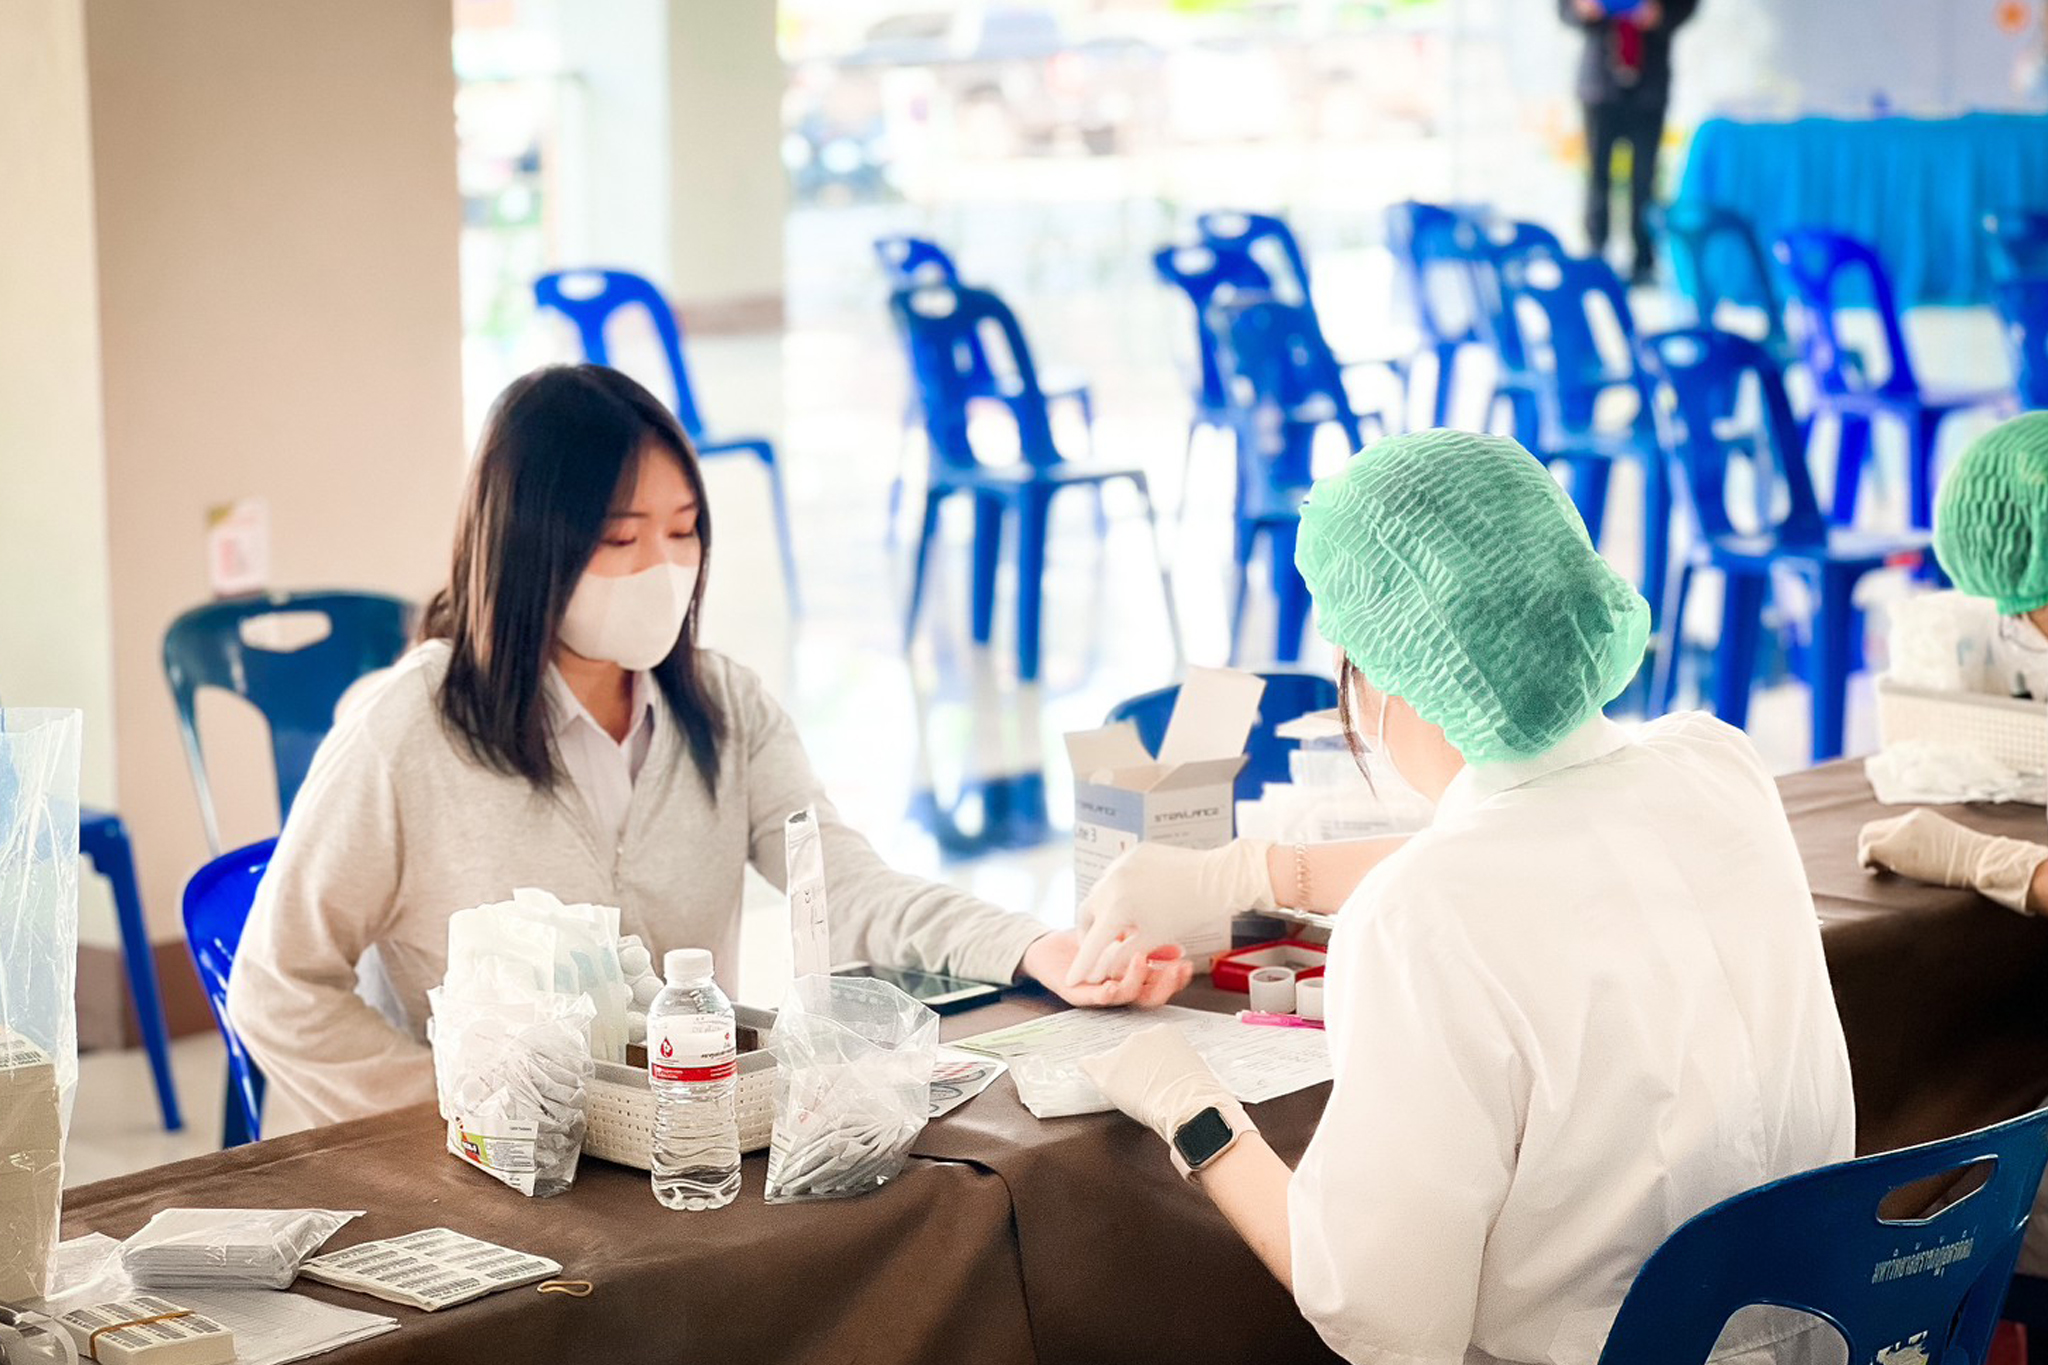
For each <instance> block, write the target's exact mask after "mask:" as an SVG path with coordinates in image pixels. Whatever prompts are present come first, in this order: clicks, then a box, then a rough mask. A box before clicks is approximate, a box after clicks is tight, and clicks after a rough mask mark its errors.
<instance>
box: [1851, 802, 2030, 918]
mask: <svg viewBox="0 0 2048 1365" xmlns="http://www.w3.org/2000/svg"><path fill="white" fill-rule="evenodd" d="M1856 857H1857V859H1858V860H1859V861H1860V862H1862V864H1863V865H1864V866H1865V867H1882V868H1888V869H1890V870H1891V871H1893V872H1896V873H1898V874H1899V875H1900V876H1902V877H1911V878H1912V879H1913V880H1914V881H1920V882H1932V883H1933V884H1934V885H1936V886H1958V887H1960V886H1968V887H1974V888H1975V889H1976V890H1977V891H1978V892H1980V893H1981V894H1982V895H1984V896H1985V897H1986V898H1987V899H1989V900H1993V901H1996V902H1998V904H2000V905H2002V906H2004V907H2005V908H2006V909H2008V910H2017V911H2018V912H2019V913H2021V914H2022V915H2024V914H2027V913H2029V911H2028V910H2027V890H2028V888H2029V887H2031V886H2032V885H2033V882H2034V870H2035V869H2036V868H2038V867H2040V865H2041V864H2042V863H2043V862H2048V847H2043V846H2042V845H2040V844H2033V843H2028V842H2027V841H2026V840H2024V839H2001V838H1997V837H1995V836H1993V835H1989V834H1979V833H1977V831H1975V830H1973V829H1965V828H1964V827H1963V826H1961V825H1959V824H1957V823H1956V822H1955V821H1953V820H1951V819H1949V818H1947V817H1946V816H1942V815H1936V814H1935V813H1934V812H1933V811H1931V810H1914V811H1908V812H1907V813H1906V814H1904V815H1899V816H1894V817H1892V818H1891V819H1889V820H1873V821H1871V822H1870V823H1869V824H1867V825H1865V826H1864V827H1863V832H1862V834H1860V835H1859V836H1857V839H1856Z"/></svg>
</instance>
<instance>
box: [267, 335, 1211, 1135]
mask: <svg viewBox="0 0 2048 1365" xmlns="http://www.w3.org/2000/svg"><path fill="white" fill-rule="evenodd" d="M710 554H711V515H710V509H709V507H708V506H707V504H706V500H705V496H704V483H703V479H702V477H701V475H700V473H699V470H698V467H697V459H696V454H695V452H694V451H693V450H692V448H691V446H690V442H689V439H688V438H687V437H686V436H685V435H684V434H683V431H682V429H681V428H680V427H679V426H678V425H677V424H676V421H675V419H674V417H673V416H671V415H670V413H669V412H668V410H667V409H666V408H664V407H663V406H662V405H661V403H660V402H659V401H658V400H657V399H655V398H654V397H653V395H651V394H649V393H648V392H647V391H646V390H645V389H643V388H641V387H640V386H639V385H638V384H636V383H634V382H633V381H632V380H630V379H628V378H626V377H625V376H624V375H622V374H619V373H618V372H616V371H613V370H608V369H603V368H600V367H597V366H590V365H580V366H574V367H560V368H551V369H545V370H540V371H536V372H535V373H533V374H530V375H527V376H525V377H524V378H522V379H520V380H518V381H517V382H515V383H514V384H513V385H512V386H511V387H510V388H508V389H507V390H506V391H505V393H504V394H503V395H502V396H501V397H500V398H499V400H498V402H497V405H496V406H495V408H494V409H493V410H492V413H491V417H490V419H489V421H488V423H487V425H486V428H485V431H484V434H483V438H482V441H481V443H480V445H479V449H478V454H477V460H476V465H475V468H474V470H473V472H472V476H471V479H470V483H469V489H468V492H467V495H466V498H465V502H464V506H463V509H462V516H461V524H460V527H459V529H458V531H457V535H456V544H455V559H454V566H453V570H452V572H451V574H450V577H449V581H448V585H447V587H446V588H444V589H443V590H442V591H441V592H440V593H439V594H438V595H436V596H435V598H434V599H433V601H432V602H431V603H430V604H429V605H428V608H427V611H426V614H425V618H424V621H423V624H422V629H421V642H420V643H419V644H418V645H417V646H416V647H415V648H413V649H412V650H411V651H409V652H408V653H407V655H406V656H405V658H404V659H402V660H401V661H400V662H399V663H398V665H397V666H396V667H395V668H393V669H392V670H390V672H389V674H388V675H387V676H385V677H383V678H382V679H380V680H379V681H378V682H377V683H376V684H375V685H374V686H373V687H372V688H370V689H368V690H367V692H366V694H365V695H363V696H362V697H360V698H359V699H356V700H354V701H352V702H351V704H349V705H348V706H346V707H345V708H344V711H343V714H342V716H341V717H340V718H339V719H338V720H337V722H336V724H335V727H334V730H333V732H332V733H331V734H330V735H329V736H328V738H327V740H326V742H325V743H324V744H323V745H322V746H321V749H320V753H319V755H318V757H317V758H316V759H315V761H314V764H313V769H312V772H311V773H310V774H309V776H308V777H307V780H306V784H305V787H304V789H303V790H302V791H301V792H300V793H299V797H298V800H297V802H296V803H295V804H294V806H293V809H292V813H291V819H290V820H289V821H288V822H287V824H286V827H285V830H284V833H283V835H282V836H281V837H280V839H279V841H278V846H277V852H276V855H275V857H274V858H273V860H272V862H271V866H270V871H269V874H268V875H267V876H266V877H265V878H264V882H263V887H262V890H261V892H260V894H259V895H258V898H257V903H256V906H255V909H254V911H253V912H252V914H251V916H250V919H249V924H248V928H247V930H246V932H245V934H244V936H243V939H242V943H241V948H240V950H239V952H238V953H237V955H236V962H235V971H234V977H233V981H232V984H231V986H230V988H229V991H228V1014H229V1018H230V1019H231V1020H232V1022H233V1024H234V1026H235V1028H236V1030H237V1031H238V1032H239V1033H240V1034H241V1036H242V1039H243V1041H244V1043H245V1044H246V1045H247V1046H248V1048H249V1050H250V1052H251V1053H252V1054H253V1055H254V1057H255V1060H256V1061H257V1063H258V1064H259V1065H260V1066H261V1067H262V1068H263V1070H264V1073H265V1074H266V1076H267V1077H268V1078H269V1080H270V1084H271V1086H272V1087H273V1090H274V1091H275V1092H276V1093H280V1094H282V1095H284V1096H285V1097H286V1098H287V1100H288V1101H289V1102H290V1104H291V1105H292V1107H293V1108H294V1109H295V1110H297V1111H300V1112H301V1113H302V1114H303V1116H304V1117H305V1118H308V1119H310V1120H312V1121H315V1122H333V1121H338V1120H341V1119H346V1118H352V1117H356V1116H359V1115H362V1114H368V1113H374V1112H377V1111H380V1110H384V1109H390V1108H395V1107H397V1106H400V1105H406V1104H413V1103H418V1102H420V1101H424V1100H427V1099H430V1098H432V1096H433V1093H434V1079H433V1063H432V1059H431V1056H430V1054H429V1052H428V1049H427V1046H426V1044H425V1041H424V1039H425V1026H426V1018H427V1004H426V992H427V989H428V987H430V986H433V985H435V984H437V983H438V982H439V980H440V978H441V976H442V974H443V972H444V970H445V968H446V956H447V939H448V931H447V921H448V916H449V915H450V914H451V913H452V912H454V911H456V910H460V909H462V908H464V907H465V906H470V905H477V904H482V903H485V902H490V901H497V900H503V899H506V898H508V897H509V896H510V894H511V892H512V891H513V889H514V888H515V887H521V886H537V887H543V888H545V889H547V890H549V891H551V892H553V893H555V894H556V895H557V896H559V897H561V898H562V899H563V900H565V901H569V902H593V903H597V904H604V905H616V906H618V907H619V908H620V910H621V911H622V912H623V913H622V927H623V930H624V931H625V932H627V933H633V934H638V935H640V937H641V938H643V939H644V940H645V941H646V942H647V943H648V945H649V946H650V948H651V949H652V950H653V952H654V955H655V959H656V961H659V960H660V958H661V954H662V952H663V951H664V950H666V949H669V948H679V947H685V946H689V947H706V948H710V949H711V950H712V951H713V953H714V954H715V956H716V959H717V962H718V966H719V975H720V976H721V977H722V978H724V981H725V984H726V986H727V987H728V989H730V988H731V987H733V986H734V985H735V984H736V981H735V972H734V969H735V966H736V964H737V960H738V951H737V950H738V946H739V916H740V901H741V886H742V878H743V875H744V870H745V868H746V866H747V865H748V864H749V863H751V864H752V865H753V866H754V867H756V868H757V869H758V870H759V871H760V872H761V873H762V874H763V875H764V876H766V877H767V878H768V880H769V881H771V882H773V883H774V884H776V885H777V886H780V885H782V881H783V821H784V819H785V818H786V817H787V816H788V815H789V814H790V812H792V811H794V810H798V809H801V808H802V807H804V806H816V807H817V809H818V814H819V817H820V822H821V825H822V828H823V834H824V841H825V868H826V877H827V882H828V887H829V891H830V896H831V902H832V909H833V945H832V946H833V951H834V954H835V956H836V957H838V958H839V959H841V960H848V959H856V958H858V959H865V960H868V961H871V962H876V963H881V964H887V965H895V966H905V967H916V968H923V969H926V970H931V971H942V972H948V973H951V974H954V975H958V976H965V977H972V978H977V979H982V980H994V981H1009V980H1012V979H1020V978H1024V977H1031V978H1036V979H1037V980H1040V981H1043V982H1045V983H1047V984H1048V985H1049V986H1050V987H1051V988H1052V989H1054V990H1056V991H1058V992H1059V993H1060V994H1061V995H1063V996H1064V997H1066V998H1067V999H1068V1000H1070V1001H1072V1002H1073V1003H1076V1004H1081V1005H1118V1004H1131V1003H1136V1004H1146V1005H1150V1004H1158V1003H1160V1002H1162V1001H1164V1000H1166V999H1168V998H1169V997H1171V996H1172V995H1173V994H1174V993H1175V992H1177V991H1178V990H1179V989H1180V988H1181V987H1182V986H1184V985H1185V984H1186V983H1187V981H1188V978H1189V974H1190V968H1189V966H1188V964H1187V963H1186V962H1185V961H1181V960H1177V954H1175V953H1173V952H1171V951H1168V952H1163V953H1161V954H1158V955H1156V956H1155V957H1153V958H1152V959H1151V960H1149V961H1148V960H1144V959H1142V958H1141V959H1140V960H1137V961H1134V962H1133V964H1132V966H1131V970H1129V971H1127V972H1125V973H1123V974H1122V975H1121V976H1119V977H1117V978H1116V979H1114V980H1111V981H1108V982H1104V983H1099V984H1092V985H1070V984H1068V982H1067V978H1068V976H1069V975H1070V972H1069V968H1070V966H1071V964H1072V962H1073V960H1074V955H1075V951H1076V947H1077V944H1078V940H1077V938H1076V936H1075V935H1074V934H1073V933H1072V932H1071V931H1068V932H1064V933H1055V932H1053V931H1051V930H1050V929H1049V927H1048V926H1046V925H1045V924H1043V923H1041V922H1039V921H1038V920H1036V919H1033V918H1031V917H1030V916H1026V915H1019V914H1013V913H1010V912H1007V911H1003V910H1000V909H998V908H996V907H995V906H992V905H989V904H986V903H985V902H982V901H978V900H976V899H974V898H973V897H971V896H968V895H966V894H964V893H962V892H959V891H956V890H953V889H951V888H949V887H945V886H942V885H938V884H936V883H932V882H927V881H924V880H921V879H919V878H916V877H912V876H908V875H905V874H903V873H899V872H896V871H893V870H891V869H890V868H889V867H887V866H886V865H885V864H884V863H883V862H882V860H881V859H880V858H879V857H878V856H877V855H876V853H875V851H874V850H873V848H872V847H870V846H869V844H868V843H867V841H866V840H865V839H863V838H862V837H861V836H860V835H859V834H857V833H855V832H854V831H853V830H851V829H849V828H847V827H846V826H845V825H844V824H842V823H841V822H840V821H839V819H838V817H837V815H836V813H835V812H834V811H833V808H832V806H831V804H830V803H829V802H828V801H827V800H826V798H825V795H824V792H823V791H822V790H821V789H820V787H819V784H818V780H817V778H816V776H815V775H814V774H813V773H812V771H811V765H810V761H809V760H808V758H807V757H806V756H805V754H804V749H803V744H802V741H801V740H800V739H799V738H798V736H797V733H796V730H795V728H794V727H793V726H792V725H791V723H790V720H789V717H788V716H787V715H786V714H784V712H783V710H782V708H781V707H780V706H778V705H777V704H776V703H775V701H774V700H773V699H772V698H770V697H769V695H768V694H767V692H766V691H765V690H764V689H763V687H762V685H761V682H760V680H759V679H758V678H757V677H756V676H755V675H754V674H753V673H751V672H750V671H748V670H747V669H745V668H742V667H741V666H739V665H738V664H736V663H734V662H732V661H731V660H729V659H727V658H725V657H724V656H722V655H720V654H717V653H715V652H713V651H711V650H706V649H702V648H700V647H699V646H698V645H697V642H696V614H697V606H698V603H699V602H700V601H701V599H702V597H703V592H704V578H705V574H706V573H707V571H708V569H709V565H710ZM373 947H374V948H375V949H376V954H377V958H378V960H379V962H380V964H381V974H382V976H383V977H384V978H386V980H387V981H388V986H389V993H388V1000H389V1005H388V1008H387V1009H386V1010H385V1011H384V1012H379V1010H377V1009H375V1008H372V1007H371V1006H370V1005H369V1004H368V1003H366V1002H365V1000H364V999H363V998H361V997H359V995H358V993H357V986H358V965H359V964H360V963H361V962H362V961H363V959H364V957H365V955H366V954H367V953H368V952H369V951H370V949H372V948H373ZM379 984H382V983H379ZM394 1016H395V1017H394Z"/></svg>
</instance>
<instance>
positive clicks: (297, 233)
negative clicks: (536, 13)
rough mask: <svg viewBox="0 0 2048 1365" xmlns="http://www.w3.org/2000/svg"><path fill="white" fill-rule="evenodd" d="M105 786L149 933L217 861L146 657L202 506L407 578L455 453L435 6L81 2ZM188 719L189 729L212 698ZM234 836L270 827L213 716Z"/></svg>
mask: <svg viewBox="0 0 2048 1365" xmlns="http://www.w3.org/2000/svg"><path fill="white" fill-rule="evenodd" d="M85 15H86V26H85V27H86V54H87V63H88V69H89V73H90V90H91V115H92V148H93V171H94V176H95V182H96V192H97V200H98V210H99V221H98V263H99V293H100V337H101V344H102V385H103V389H104V394H105V438H106V467H107V524H108V528H109V533H108V543H109V550H110V563H111V571H112V572H111V582H112V630H113V642H114V654H113V664H114V702H115V712H116V717H117V720H118V723H119V727H120V736H121V746H120V750H119V754H118V778H119V782H120V791H121V802H122V808H123V811H124V813H125V814H126V816H127V818H128V821H129V824H130V827H131V829H132V830H133V831H134V834H135V837H136V841H137V849H136V852H137V856H138V858H139V860H140V862H141V871H142V878H143V894H144V897H145V900H146V903H147V905H148V907H149V911H150V916H151V920H152V924H153V927H154V929H155V931H156V932H157V934H158V935H159V936H163V937H170V936H172V935H174V934H175V932H176V931H175V927H174V926H175V924H176V921H177V905H178V895H179V891H180V888H181V887H182V885H183V881H184V878H185V877H186V875H187V874H188V873H189V872H190V871H191V870H192V869H193V867H195V866H196V865H197V864H198V863H199V862H200V861H202V860H203V859H204V857H205V856H206V849H205V846H204V842H203V838H202V835H201V832H200V826H199V820H198V815H197V810H196V807H195V805H194V803H193V799H192V794H191V789H190V784H189V782H188V781H187V779H186V776H185V769H184V761H183V758H182V756H181V754H180V750H179V747H178V741H177V738H176V728H175V721H174V717H173V713H172V709H171V704H170V700H169V695H168V693H167V692H166V690H165V687H164V682H163V676H162V671H161V667H160V663H159V650H160V647H161V641H162V639H163V633H164V628H165V626H166V625H167V624H168V623H169V622H170V621H171V619H172V618H173V617H174V616H176V615H177V614H178V612H180V611H181V610H183V609H184V608H186V607H189V606H192V605H193V604H195V603H198V602H201V601H204V600H205V599H206V598H207V596H208V587H207V581H206V576H205V561H204V558H203V553H202V550H203V531H204V518H205V514H206V510H207V509H208V508H209V507H211V506H214V505H217V504H220V503H225V502H228V501H230V500H232V499H235V498H238V497H260V498H263V499H265V500H267V502H268V503H269V507H270V520H271V536H272V546H273V549H272V555H273V581H274V583H276V584H277V585H278V586H280V587H314V586H341V587H369V588H380V589H386V590H392V591H397V592H401V593H404V594H408V595H412V596H415V597H417V596H422V595H424V594H425V593H426V592H427V591H429V590H430V589H431V588H432V587H433V585H434V583H435V581H436V579H437V578H438V577H439V575H440V574H441V573H442V572H443V571H444V569H445V565H446V558H447V552H448V545H449V542H450V524H451V520H452V516H453V509H454V505H455V499H456V495H457V491H458V487H459V481H460V477H461V471H462V468H463V452H462V448H461V439H462V437H461V378H460V372H459V371H460V363H459V362H460V331H461V323H460V312H459V306H458V297H457V269H456V248H457V232H458V225H459V224H458V218H459V212H460V208H459V202H458V199H457V194H456V186H455V127H454V97H455V82H454V76H453V69H452V63H451V59H450V40H451V32H450V24H451V19H450V7H449V6H448V5H447V4H446V3H437V0H347V3H340V4H337V3H333V2H332V0H261V3H254V2H252V0H176V3H169V4H167V3H163V2H162V0H86V4H85ZM226 709H227V708H225V707H217V708H211V709H208V710H206V711H203V712H202V726H203V725H204V724H205V723H206V721H207V720H208V719H210V718H214V717H216V716H218V715H220V714H222V713H224V712H225V710H226ZM220 734H221V741H222V743H221V748H222V749H224V750H225V751H226V752H225V755H224V758H223V760H222V761H221V762H220V764H219V765H217V767H216V770H215V785H216V789H217V790H219V789H221V788H222V787H223V786H225V787H226V788H227V790H225V791H224V792H222V807H223V809H222V826H223V828H222V836H223V838H224V839H225V840H226V841H227V842H228V843H229V844H234V843H237V842H244V841H247V840H249V839H254V838H260V837H262V836H263V835H265V834H268V833H271V832H274V830H275V823H274V822H275V819H276V816H275V811H274V797H272V796H271V795H270V791H271V788H270V774H269V764H268V757H267V753H266V752H265V751H264V750H263V749H262V747H261V744H260V741H259V739H258V735H259V734H260V731H258V730H257V729H256V727H255V726H254V724H253V723H244V724H243V725H242V726H241V727H240V728H235V727H232V726H229V727H223V728H222V729H221V731H220Z"/></svg>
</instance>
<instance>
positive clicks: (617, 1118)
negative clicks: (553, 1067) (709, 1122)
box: [583, 1005, 775, 1171]
mask: <svg viewBox="0 0 2048 1365" xmlns="http://www.w3.org/2000/svg"><path fill="white" fill-rule="evenodd" d="M733 1021H734V1022H735V1023H736V1024H738V1025H739V1028H740V1031H741V1032H742V1033H744V1032H746V1031H748V1030H752V1031H753V1033H754V1034H755V1035H756V1037H757V1039H761V1040H765V1039H766V1037H767V1034H768V1031H769V1030H770V1029H772V1028H774V1027H775V1011H773V1010H762V1009H755V1008H754V1007H753V1006H751V1005H735V1006H733ZM588 1094H589V1097H590V1105H589V1116H588V1122H587V1125H586V1126H585V1128H584V1130H583V1154H584V1155H585V1156H594V1157H596V1158H598V1159H599V1160H601V1161H609V1162H612V1163H614V1164H615V1165H619V1166H631V1167H633V1168H634V1169H635V1170H640V1171H645V1170H648V1169H650V1168H651V1167H652V1166H653V1164H654V1159H653V1157H652V1155H651V1154H650V1153H651V1151H652V1148H653V1145H654V1092H653V1091H652V1090H650V1089H648V1086H647V1068H646V1067H644V1066H622V1065H620V1064H619V1063H616V1062H599V1063H598V1064H597V1075H596V1077H595V1078H594V1079H592V1081H591V1082H590V1085H589V1086H588ZM733 1110H734V1114H735V1117H736V1118H737V1119H738V1120H739V1129H740V1151H742V1152H765V1151H767V1150H768V1138H769V1135H770V1134H771V1133H772V1132H773V1131H774V1129H775V1054H774V1053H772V1052H770V1051H768V1050H767V1048H766V1047H765V1046H762V1047H756V1048H754V1049H752V1050H743V1051H742V1052H741V1053H740V1055H739V1075H738V1077H737V1079H736V1080H735V1081H734V1082H733Z"/></svg>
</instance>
